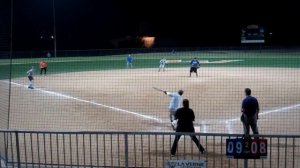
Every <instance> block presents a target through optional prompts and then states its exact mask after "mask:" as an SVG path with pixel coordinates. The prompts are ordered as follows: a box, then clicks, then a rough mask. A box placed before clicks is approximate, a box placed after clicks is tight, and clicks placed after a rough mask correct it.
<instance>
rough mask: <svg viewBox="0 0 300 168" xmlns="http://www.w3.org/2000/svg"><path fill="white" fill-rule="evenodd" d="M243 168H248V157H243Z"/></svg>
mask: <svg viewBox="0 0 300 168" xmlns="http://www.w3.org/2000/svg"><path fill="white" fill-rule="evenodd" d="M244 168H248V159H244Z"/></svg>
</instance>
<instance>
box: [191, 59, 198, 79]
mask: <svg viewBox="0 0 300 168" xmlns="http://www.w3.org/2000/svg"><path fill="white" fill-rule="evenodd" d="M199 67H200V62H199V61H198V60H197V59H196V58H194V59H193V60H192V61H191V69H190V77H191V76H192V72H195V73H196V76H197V77H198V73H197V69H198V68H199Z"/></svg>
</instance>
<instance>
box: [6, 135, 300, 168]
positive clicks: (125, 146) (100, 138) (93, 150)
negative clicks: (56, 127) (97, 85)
mask: <svg viewBox="0 0 300 168" xmlns="http://www.w3.org/2000/svg"><path fill="white" fill-rule="evenodd" d="M0 134H1V141H0V143H1V150H0V156H1V164H0V167H3V168H4V167H18V168H19V167H164V166H165V164H166V161H168V160H206V161H207V167H242V166H243V164H244V162H243V160H238V159H236V160H233V159H228V158H226V156H225V153H226V139H228V138H236V137H242V136H243V135H241V134H209V133H208V134H203V133H197V134H188V133H184V134H183V138H182V139H181V140H180V141H179V146H178V151H177V154H176V156H175V157H171V155H170V148H171V145H172V143H173V140H174V137H175V135H177V134H180V133H165V132H40V131H14V130H0ZM190 135H196V136H197V137H198V138H199V139H200V142H201V143H202V145H203V146H204V147H205V148H206V150H207V152H206V153H205V154H200V152H199V151H197V149H196V146H195V145H194V144H193V142H192V141H191V139H190V137H189V136H190ZM259 138H264V139H267V140H268V157H267V159H261V160H249V165H248V166H249V167H270V168H271V167H293V168H294V167H298V166H299V164H300V162H299V159H298V157H299V154H300V136H284V135H259Z"/></svg>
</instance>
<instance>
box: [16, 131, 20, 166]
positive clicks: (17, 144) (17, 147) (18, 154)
mask: <svg viewBox="0 0 300 168" xmlns="http://www.w3.org/2000/svg"><path fill="white" fill-rule="evenodd" d="M15 136H16V150H17V165H18V166H17V167H18V168H21V159H20V146H19V133H18V131H16V132H15Z"/></svg>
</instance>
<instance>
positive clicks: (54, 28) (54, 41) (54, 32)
mask: <svg viewBox="0 0 300 168" xmlns="http://www.w3.org/2000/svg"><path fill="white" fill-rule="evenodd" d="M54 2H55V0H52V9H53V12H52V14H53V45H54V57H56V20H55V3H54Z"/></svg>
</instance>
